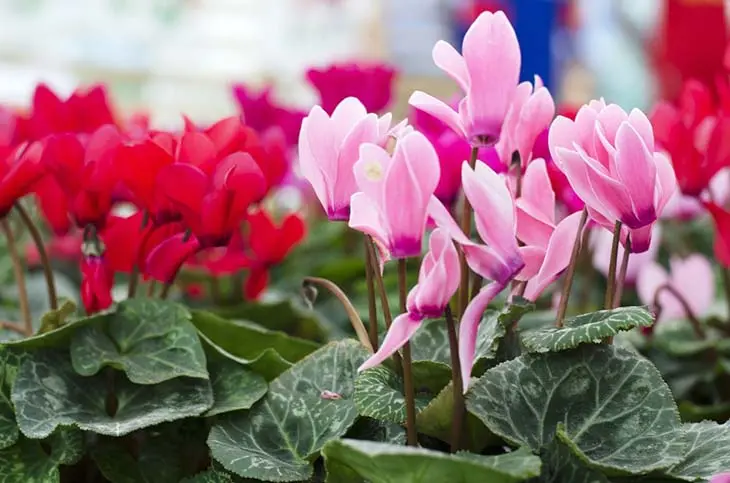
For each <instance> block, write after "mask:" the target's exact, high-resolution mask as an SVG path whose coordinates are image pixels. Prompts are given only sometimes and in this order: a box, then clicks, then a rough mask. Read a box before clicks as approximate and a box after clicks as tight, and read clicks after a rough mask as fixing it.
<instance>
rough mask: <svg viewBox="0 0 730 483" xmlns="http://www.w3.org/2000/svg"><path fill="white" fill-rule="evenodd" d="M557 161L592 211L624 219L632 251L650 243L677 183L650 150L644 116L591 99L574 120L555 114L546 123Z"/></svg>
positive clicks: (608, 219) (610, 219)
mask: <svg viewBox="0 0 730 483" xmlns="http://www.w3.org/2000/svg"><path fill="white" fill-rule="evenodd" d="M549 144H550V152H551V154H552V157H553V160H554V161H555V163H556V165H557V166H558V167H559V168H560V170H561V171H563V173H565V175H566V176H567V178H568V180H569V182H570V185H571V186H572V188H573V189H574V190H575V192H576V193H577V194H578V196H580V198H581V199H582V200H583V201H584V202H585V204H586V206H587V207H588V210H589V214H590V215H591V217H592V218H593V219H594V220H595V221H596V222H598V223H599V224H601V225H602V226H604V227H606V228H607V229H609V230H611V229H613V225H614V223H615V222H616V221H620V222H622V223H623V224H624V225H625V226H626V227H627V229H628V230H630V233H631V251H632V252H636V253H640V252H643V251H646V250H648V249H649V245H650V241H651V224H653V223H654V222H655V221H656V220H657V218H658V216H659V215H660V214H661V212H662V210H663V209H664V206H665V205H666V204H667V202H668V201H669V198H670V197H671V196H672V194H673V193H674V192H675V190H676V188H677V180H676V178H675V176H674V170H673V169H672V165H671V164H670V162H669V160H668V159H667V157H666V156H665V155H663V154H661V153H657V152H655V150H654V133H653V131H652V127H651V123H649V120H648V119H647V117H646V116H645V115H644V113H642V112H641V111H639V110H638V109H634V110H632V111H631V113H630V114H626V112H625V111H624V110H623V109H621V108H620V107H619V106H617V105H615V104H610V105H606V103H605V102H604V101H603V100H601V101H591V102H590V103H589V104H588V105H585V106H583V107H581V109H580V110H579V111H578V114H577V116H576V118H575V121H571V120H570V119H568V118H566V117H562V116H558V117H557V118H556V119H555V121H554V122H553V124H552V126H551V127H550V134H549Z"/></svg>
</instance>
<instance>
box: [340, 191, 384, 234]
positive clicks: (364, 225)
mask: <svg viewBox="0 0 730 483" xmlns="http://www.w3.org/2000/svg"><path fill="white" fill-rule="evenodd" d="M348 225H349V226H350V228H352V229H354V230H357V231H359V232H362V233H365V234H366V235H370V236H372V237H373V238H374V239H375V240H376V241H377V242H378V243H380V244H381V245H382V246H383V247H385V246H387V239H388V238H387V234H386V232H385V229H384V227H383V223H382V221H381V215H380V212H379V211H378V207H377V206H376V205H374V204H373V202H372V201H371V200H370V198H368V197H367V195H365V193H355V194H354V195H352V198H351V200H350V221H349V222H348Z"/></svg>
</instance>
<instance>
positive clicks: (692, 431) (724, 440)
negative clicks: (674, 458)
mask: <svg viewBox="0 0 730 483" xmlns="http://www.w3.org/2000/svg"><path fill="white" fill-rule="evenodd" d="M682 434H683V437H682V439H683V440H684V441H685V442H686V443H687V445H688V446H687V448H686V450H685V452H684V458H683V459H682V461H681V462H679V463H678V464H676V465H674V466H673V467H671V468H670V469H669V470H667V471H665V473H666V474H668V475H670V476H673V477H675V478H679V479H682V480H684V481H705V480H707V479H709V478H710V477H711V476H712V475H715V474H717V473H722V472H724V471H730V451H728V448H730V425H728V424H727V423H726V424H717V423H714V422H711V421H705V422H702V423H691V424H683V425H682Z"/></svg>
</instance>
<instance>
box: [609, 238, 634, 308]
mask: <svg viewBox="0 0 730 483" xmlns="http://www.w3.org/2000/svg"><path fill="white" fill-rule="evenodd" d="M630 255H631V235H628V236H627V237H626V245H625V246H624V255H623V257H622V258H621V269H620V270H619V272H618V279H617V280H616V293H615V294H614V296H613V308H614V309H615V308H617V307H618V306H620V305H621V297H622V296H623V292H624V284H625V283H626V270H627V269H628V266H629V256H630Z"/></svg>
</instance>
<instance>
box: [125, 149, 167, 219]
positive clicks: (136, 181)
mask: <svg viewBox="0 0 730 483" xmlns="http://www.w3.org/2000/svg"><path fill="white" fill-rule="evenodd" d="M115 163H116V165H117V171H118V172H119V174H120V176H121V178H122V181H123V183H124V184H125V185H126V186H127V187H128V188H129V189H130V191H132V193H133V194H134V196H135V198H136V199H137V202H138V203H139V204H140V205H141V208H145V209H147V210H150V211H151V210H152V204H153V200H154V192H155V184H156V182H157V175H158V174H159V172H160V170H161V169H162V168H163V167H164V166H167V165H169V164H172V156H171V155H170V154H169V153H168V152H167V151H165V149H164V148H163V147H162V146H160V145H159V144H157V143H156V142H154V141H152V140H145V141H142V142H140V143H135V144H131V145H127V146H122V147H121V148H120V149H119V150H118V151H117V157H116V160H115Z"/></svg>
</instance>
